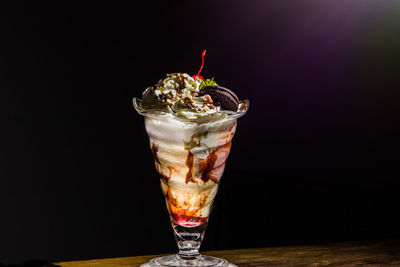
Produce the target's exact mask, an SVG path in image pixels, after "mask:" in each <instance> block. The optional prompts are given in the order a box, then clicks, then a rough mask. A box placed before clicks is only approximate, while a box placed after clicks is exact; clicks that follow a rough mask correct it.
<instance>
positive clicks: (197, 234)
mask: <svg viewBox="0 0 400 267" xmlns="http://www.w3.org/2000/svg"><path fill="white" fill-rule="evenodd" d="M171 223H172V228H173V229H174V234H175V239H176V242H177V243H178V248H179V252H178V258H180V259H182V260H194V259H198V258H199V257H200V253H199V249H200V245H201V241H203V237H204V232H205V230H206V228H207V221H206V222H204V223H203V224H201V225H199V226H195V227H185V226H181V225H178V224H177V223H175V222H174V220H173V219H172V218H171Z"/></svg>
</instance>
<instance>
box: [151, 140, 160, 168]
mask: <svg viewBox="0 0 400 267" xmlns="http://www.w3.org/2000/svg"><path fill="white" fill-rule="evenodd" d="M151 152H152V153H153V157H154V160H155V161H156V162H157V163H158V164H161V163H160V160H159V159H158V156H157V152H158V145H156V144H154V143H153V144H152V145H151Z"/></svg>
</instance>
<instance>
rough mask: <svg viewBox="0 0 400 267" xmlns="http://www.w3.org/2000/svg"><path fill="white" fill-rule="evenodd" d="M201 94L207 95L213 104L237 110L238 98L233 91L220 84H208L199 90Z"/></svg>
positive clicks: (225, 108)
mask: <svg viewBox="0 0 400 267" xmlns="http://www.w3.org/2000/svg"><path fill="white" fill-rule="evenodd" d="M200 94H201V95H209V96H211V98H212V100H213V101H214V103H215V104H219V105H220V106H221V108H222V109H224V110H232V111H237V110H238V107H239V98H238V97H237V96H236V94H235V93H234V92H232V91H231V90H229V89H228V88H225V87H222V86H214V85H208V86H204V87H203V88H202V89H201V90H200Z"/></svg>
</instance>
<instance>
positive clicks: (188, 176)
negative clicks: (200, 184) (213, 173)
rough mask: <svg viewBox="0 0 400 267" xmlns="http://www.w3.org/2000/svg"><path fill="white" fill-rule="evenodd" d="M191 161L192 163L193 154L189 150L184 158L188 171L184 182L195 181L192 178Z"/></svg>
mask: <svg viewBox="0 0 400 267" xmlns="http://www.w3.org/2000/svg"><path fill="white" fill-rule="evenodd" d="M193 163H194V155H193V154H192V152H190V151H189V153H188V156H187V158H186V166H187V167H188V168H189V170H188V172H187V173H186V181H185V182H186V183H189V182H193V183H195V182H196V181H195V180H194V179H193Z"/></svg>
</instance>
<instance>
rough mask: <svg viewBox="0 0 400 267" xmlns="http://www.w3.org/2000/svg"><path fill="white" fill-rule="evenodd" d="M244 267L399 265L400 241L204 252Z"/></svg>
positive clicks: (79, 265) (125, 261)
mask: <svg viewBox="0 0 400 267" xmlns="http://www.w3.org/2000/svg"><path fill="white" fill-rule="evenodd" d="M203 254H206V255H212V256H217V257H222V258H224V259H226V260H228V261H230V262H232V263H235V264H236V265H237V266H238V267H241V266H243V267H245V266H257V267H261V266H279V267H283V266H285V267H289V266H290V267H292V266H397V267H400V240H384V241H368V242H351V243H335V244H327V245H315V246H290V247H269V248H254V249H238V250H222V251H208V252H203ZM156 256H160V255H149V256H136V257H124V258H112V259H96V260H87V261H70V262H61V263H57V265H60V266H63V267H83V266H93V267H100V266H106V267H114V266H115V267H116V266H134V267H136V266H140V264H142V263H145V262H147V261H149V260H150V259H152V258H154V257H156Z"/></svg>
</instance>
